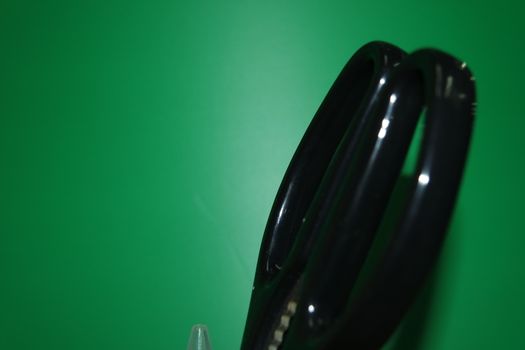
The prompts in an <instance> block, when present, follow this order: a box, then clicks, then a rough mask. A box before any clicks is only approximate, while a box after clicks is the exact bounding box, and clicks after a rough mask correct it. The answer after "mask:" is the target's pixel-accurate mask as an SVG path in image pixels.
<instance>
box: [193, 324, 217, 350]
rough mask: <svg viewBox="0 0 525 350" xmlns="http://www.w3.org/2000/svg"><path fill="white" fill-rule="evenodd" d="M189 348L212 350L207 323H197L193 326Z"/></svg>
mask: <svg viewBox="0 0 525 350" xmlns="http://www.w3.org/2000/svg"><path fill="white" fill-rule="evenodd" d="M187 350H212V348H211V343H210V336H209V335H208V327H206V325H204V324H196V325H194V326H193V327H192V328H191V334H190V339H189V340H188V349H187Z"/></svg>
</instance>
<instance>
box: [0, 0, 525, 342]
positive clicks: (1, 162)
mask: <svg viewBox="0 0 525 350" xmlns="http://www.w3.org/2000/svg"><path fill="white" fill-rule="evenodd" d="M473 4H475V5H473ZM524 17H525V11H524V7H523V5H521V4H519V2H518V1H516V2H514V3H511V2H506V1H498V2H489V1H482V2H472V4H470V3H468V2H467V1H453V0H447V1H440V2H439V4H438V5H431V4H430V2H425V1H415V0H412V1H316V2H308V3H306V2H304V1H295V2H289V1H275V2H273V1H272V2H261V1H259V2H254V1H253V2H252V1H238V2H233V1H222V2H214V1H208V2H203V1H195V2H192V3H190V2H187V3H183V2H179V1H171V2H170V1H157V0H155V1H143V2H142V4H136V3H134V2H131V1H120V2H119V1H85V2H84V4H77V3H76V2H75V1H33V2H28V1H20V0H17V1H15V0H13V1H5V0H4V1H2V2H1V3H0V349H2V350H3V349H7V350H8V349H16V350H18V349H55V350H61V349H127V350H131V349H141V350H144V349H184V348H185V345H186V340H187V337H188V332H189V330H190V328H191V325H192V324H193V323H197V322H204V323H207V324H208V325H209V327H210V330H211V336H212V342H213V343H214V345H215V348H216V349H217V350H227V349H235V348H238V346H239V344H240V339H241V335H242V328H243V325H244V318H245V315H246V311H247V307H248V302H249V297H250V292H251V282H252V277H253V271H254V267H255V262H256V258H257V254H258V247H259V243H260V239H261V235H262V231H263V228H264V225H265V221H266V217H267V215H268V212H269V209H270V206H271V204H272V200H273V197H274V195H275V192H276V190H277V187H278V185H279V183H280V180H281V177H282V175H283V173H284V171H285V168H286V166H287V163H288V161H289V159H290V157H291V156H292V153H293V151H294V149H295V147H296V145H297V143H298V141H299V139H300V137H301V135H302V133H303V132H304V130H305V128H306V126H307V125H308V122H309V121H310V118H311V117H312V116H313V114H314V112H315V111H316V109H317V107H318V105H319V103H320V102H321V100H322V98H323V97H324V95H325V94H326V92H327V91H328V88H329V87H330V85H331V83H332V82H333V80H334V79H335V77H336V76H337V74H338V72H339V71H340V69H341V68H342V66H343V65H344V63H345V62H346V60H347V59H348V58H349V57H350V55H351V54H352V53H353V52H354V51H355V50H356V49H357V48H358V47H359V46H361V45H362V44H363V43H365V42H367V41H370V40H373V39H382V40H386V41H390V42H392V43H395V44H398V45H400V46H401V47H403V48H405V49H407V50H413V49H416V48H419V47H422V46H433V47H438V48H441V49H444V50H446V51H449V52H452V53H454V54H455V55H457V56H458V57H460V58H462V59H464V60H465V61H467V63H468V64H469V65H470V67H471V68H472V70H473V71H474V72H475V74H476V77H477V82H478V100H479V103H478V115H477V122H476V129H475V135H474V141H473V144H472V153H471V156H470V159H469V163H468V167H467V172H466V178H465V181H464V186H463V188H462V192H461V196H460V199H459V202H458V206H457V211H456V215H455V219H454V221H453V224H452V229H451V232H450V236H449V239H448V241H447V244H446V248H445V251H444V255H443V259H442V261H441V264H440V269H439V270H438V273H437V274H436V276H434V278H433V282H435V283H432V286H433V287H434V288H432V290H433V292H432V293H431V294H432V298H431V300H430V302H425V306H424V307H425V308H426V309H427V311H428V312H427V314H428V317H427V318H426V321H425V322H424V327H423V326H422V325H423V322H418V321H416V322H415V323H416V325H419V327H414V325H412V327H411V328H410V327H409V328H408V329H409V331H408V333H407V334H408V337H407V336H406V334H405V338H406V339H412V340H413V339H416V338H417V341H418V345H417V346H416V348H421V349H435V350H437V349H440V350H445V349H447V350H448V349H497V348H507V349H523V348H525V336H523V327H524V325H525V316H524V311H525V300H524V299H525V298H524V295H525V270H524V266H525V254H524V253H523V247H524V246H525V235H524V228H523V226H524V225H523V216H524V205H523V197H524V196H525V189H524V185H523V182H522V181H523V178H524V177H525V165H524V160H525V155H524V151H525V141H523V138H522V132H523V130H524V127H525V121H524V116H523V109H522V108H520V107H519V105H518V104H519V103H520V102H523V97H522V96H521V95H522V85H521V84H522V82H523V80H524V78H525V77H524V73H523V70H522V69H521V68H519V67H521V65H522V64H523V62H524V60H525V47H524V42H525V30H524V25H523V18H524ZM427 294H428V293H427ZM411 332H412V333H411ZM503 345H504V346H503ZM407 348H408V346H407Z"/></svg>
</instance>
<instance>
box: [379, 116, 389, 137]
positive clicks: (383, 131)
mask: <svg viewBox="0 0 525 350" xmlns="http://www.w3.org/2000/svg"><path fill="white" fill-rule="evenodd" d="M389 125H390V120H388V119H386V118H384V119H383V121H381V129H379V133H378V134H377V137H379V138H380V139H384V138H385V136H386V129H388V126H389Z"/></svg>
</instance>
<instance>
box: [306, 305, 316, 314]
mask: <svg viewBox="0 0 525 350" xmlns="http://www.w3.org/2000/svg"><path fill="white" fill-rule="evenodd" d="M314 311H315V306H313V305H312V304H310V305H308V312H309V313H313V312H314Z"/></svg>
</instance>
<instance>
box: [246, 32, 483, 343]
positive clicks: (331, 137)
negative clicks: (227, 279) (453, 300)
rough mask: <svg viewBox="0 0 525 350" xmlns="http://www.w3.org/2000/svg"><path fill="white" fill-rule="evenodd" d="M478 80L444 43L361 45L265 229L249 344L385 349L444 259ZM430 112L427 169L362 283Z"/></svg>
mask: <svg viewBox="0 0 525 350" xmlns="http://www.w3.org/2000/svg"><path fill="white" fill-rule="evenodd" d="M474 95H475V94H474V84H473V79H472V76H471V74H470V72H469V71H468V69H467V68H466V66H465V65H464V63H462V62H459V61H457V60H456V59H454V58H452V57H451V56H449V55H447V54H445V53H442V52H439V51H436V50H430V49H428V50H420V51H417V52H415V53H413V54H411V55H408V56H405V53H404V52H403V51H402V50H400V49H398V48H396V47H395V46H392V45H389V44H386V43H382V42H373V43H370V44H367V45H365V46H364V47H362V48H361V49H360V50H358V51H357V52H356V54H354V55H353V56H352V58H351V59H350V61H349V62H348V63H347V65H346V66H345V67H344V69H343V71H342V72H341V74H340V75H339V77H338V78H337V80H336V81H335V83H334V85H333V86H332V88H331V89H330V91H329V93H328V95H327V97H326V98H325V100H324V101H323V103H322V104H321V106H320V108H319V110H318V112H317V113H316V115H315V116H314V118H313V120H312V122H311V124H310V126H309V127H308V129H307V131H306V133H305V135H304V137H303V139H302V140H301V143H300V145H299V147H298V149H297V151H296V153H295V154H294V157H293V158H292V161H291V163H290V166H289V167H288V169H287V172H286V174H285V177H284V179H283V182H282V184H281V187H280V188H279V191H278V194H277V197H276V200H275V202H274V205H273V207H272V211H271V213H270V217H269V220H268V224H267V226H266V229H265V233H264V236H263V242H262V244H261V250H260V254H259V261H258V264H257V269H256V275H255V281H254V289H253V292H252V299H251V303H250V309H249V312H248V318H247V322H246V328H245V333H244V336H243V341H242V345H241V349H278V348H279V349H284V350H292V349H334V348H341V346H342V347H345V348H347V347H350V346H355V348H358V349H361V348H363V349H368V348H370V349H373V348H378V347H380V346H381V345H382V344H383V343H384V341H385V340H386V339H387V338H388V336H389V335H390V334H391V333H392V331H393V330H394V329H395V326H396V325H397V323H398V322H399V320H400V319H401V317H402V316H403V314H404V313H405V312H406V310H407V308H408V306H409V305H410V303H411V301H412V300H413V299H414V296H415V295H416V292H417V290H418V288H419V287H420V285H421V284H422V282H423V280H424V277H425V276H426V274H427V273H428V271H429V269H430V268H431V266H432V263H433V262H434V261H435V260H436V257H437V254H438V251H439V247H440V246H441V242H442V240H443V237H444V232H445V230H446V225H447V223H448V220H449V217H450V214H451V212H452V208H453V204H454V201H455V196H456V193H457V190H458V187H459V183H460V179H461V175H462V170H463V166H464V162H465V158H466V153H467V149H468V144H469V139H470V132H471V127H472V121H473V109H472V106H473V103H474ZM423 108H425V110H426V114H425V122H426V123H425V128H424V135H423V141H422V145H421V150H420V155H419V161H418V166H417V170H416V173H415V174H414V175H413V178H412V179H411V184H410V186H409V191H408V193H407V194H406V196H405V197H406V201H405V206H404V209H403V211H402V215H401V216H400V217H399V218H398V223H397V226H396V228H395V230H394V231H395V232H393V233H392V238H391V240H390V243H389V245H388V247H387V249H385V251H384V252H383V254H382V255H381V256H380V258H379V259H378V263H377V264H376V265H374V268H373V272H372V274H371V275H370V276H368V277H367V279H366V280H365V282H364V283H362V285H363V286H362V287H360V288H355V287H356V280H357V279H358V277H359V278H360V277H361V275H362V266H363V264H364V262H365V259H366V258H367V254H368V252H369V249H370V246H371V244H372V242H373V239H374V236H375V235H376V232H377V230H378V226H379V224H380V223H381V221H382V219H383V215H384V213H385V210H386V207H387V205H388V203H389V201H390V200H391V194H392V191H393V189H394V187H395V185H396V183H397V182H398V180H399V176H400V171H401V167H402V165H403V162H404V160H405V158H406V153H407V150H408V147H409V145H410V142H411V140H412V137H413V134H414V129H415V127H416V124H417V122H418V119H419V118H420V114H421V112H422V109H423Z"/></svg>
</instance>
